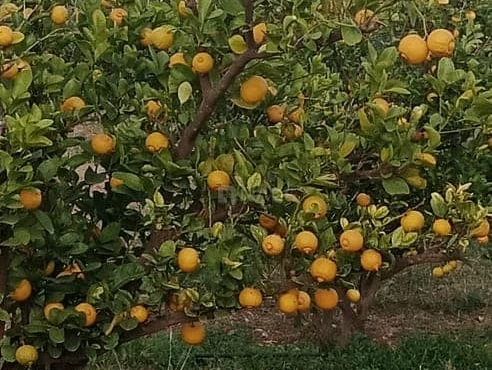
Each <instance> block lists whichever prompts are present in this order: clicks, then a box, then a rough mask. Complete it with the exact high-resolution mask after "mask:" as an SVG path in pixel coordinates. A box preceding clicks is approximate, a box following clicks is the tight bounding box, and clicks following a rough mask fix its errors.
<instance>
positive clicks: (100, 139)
mask: <svg viewBox="0 0 492 370" xmlns="http://www.w3.org/2000/svg"><path fill="white" fill-rule="evenodd" d="M91 148H92V151H93V152H94V154H96V155H108V154H111V153H112V152H113V150H114V148H115V143H114V141H113V138H112V137H111V136H109V135H107V134H96V135H94V136H93V137H92V139H91Z"/></svg>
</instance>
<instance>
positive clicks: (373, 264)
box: [360, 249, 383, 271]
mask: <svg viewBox="0 0 492 370" xmlns="http://www.w3.org/2000/svg"><path fill="white" fill-rule="evenodd" d="M360 264H361V266H362V268H363V269H364V270H366V271H378V270H379V268H380V267H381V265H382V264H383V257H382V256H381V253H379V252H378V251H376V250H374V249H367V250H365V251H364V252H362V254H361V256H360Z"/></svg>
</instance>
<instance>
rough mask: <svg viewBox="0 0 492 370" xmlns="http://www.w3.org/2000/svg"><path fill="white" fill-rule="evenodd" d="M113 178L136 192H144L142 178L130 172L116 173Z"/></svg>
mask: <svg viewBox="0 0 492 370" xmlns="http://www.w3.org/2000/svg"><path fill="white" fill-rule="evenodd" d="M113 177H116V178H118V179H120V180H123V182H124V183H125V185H126V186H128V187H129V188H130V189H133V190H135V191H144V190H145V189H144V186H143V183H142V180H140V177H138V176H137V175H135V174H133V173H129V172H115V173H113Z"/></svg>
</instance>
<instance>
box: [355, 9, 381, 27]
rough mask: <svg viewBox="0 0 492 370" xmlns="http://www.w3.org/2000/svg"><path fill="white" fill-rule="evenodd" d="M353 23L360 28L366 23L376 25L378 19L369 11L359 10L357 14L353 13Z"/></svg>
mask: <svg viewBox="0 0 492 370" xmlns="http://www.w3.org/2000/svg"><path fill="white" fill-rule="evenodd" d="M354 21H355V24H357V26H359V27H360V26H362V25H364V24H365V23H366V22H369V23H370V24H377V22H378V17H377V16H375V15H374V12H373V11H372V10H371V9H361V10H359V11H358V12H357V13H355V16H354Z"/></svg>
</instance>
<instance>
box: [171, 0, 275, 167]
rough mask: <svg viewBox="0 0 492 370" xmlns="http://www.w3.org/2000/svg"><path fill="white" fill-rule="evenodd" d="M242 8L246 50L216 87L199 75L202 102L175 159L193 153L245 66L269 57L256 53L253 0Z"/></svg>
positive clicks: (183, 136)
mask: <svg viewBox="0 0 492 370" xmlns="http://www.w3.org/2000/svg"><path fill="white" fill-rule="evenodd" d="M244 8H245V22H246V25H247V32H246V41H247V45H248V49H247V50H246V52H245V53H243V54H241V55H239V56H237V57H236V59H234V62H233V63H232V64H231V66H230V67H229V68H228V69H227V71H226V72H225V73H224V75H223V76H222V77H221V79H220V80H219V81H218V83H217V85H215V86H212V83H211V81H210V78H209V76H208V74H202V75H200V87H201V91H202V102H201V104H200V107H199V108H198V112H197V113H196V115H195V118H194V119H193V121H192V122H191V124H189V125H188V126H186V127H185V128H184V130H183V131H182V133H181V138H180V140H179V141H178V143H177V144H176V147H175V157H176V159H185V158H186V157H188V156H189V155H190V154H191V153H192V152H193V149H194V147H195V140H196V138H197V137H198V135H199V133H200V131H201V130H202V129H203V128H205V126H206V124H207V122H208V120H209V118H210V117H211V115H212V114H213V112H214V110H215V107H216V105H217V103H218V101H219V99H220V98H221V97H222V96H223V95H224V93H225V92H226V91H227V89H228V88H229V87H230V86H231V85H232V83H233V82H234V80H235V79H236V77H237V76H238V75H239V74H240V73H241V72H242V71H243V70H244V68H245V67H246V65H247V64H248V63H249V62H250V61H252V60H255V59H263V58H266V57H268V56H269V55H268V54H264V53H260V52H258V45H257V44H256V43H255V41H254V38H253V15H254V2H253V0H245V1H244Z"/></svg>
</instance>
